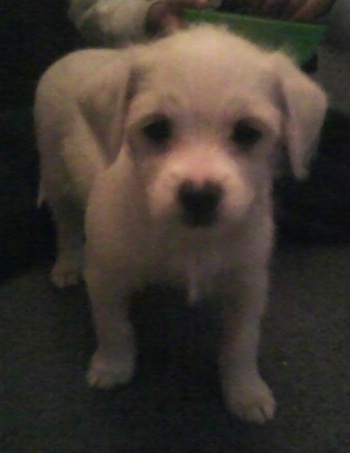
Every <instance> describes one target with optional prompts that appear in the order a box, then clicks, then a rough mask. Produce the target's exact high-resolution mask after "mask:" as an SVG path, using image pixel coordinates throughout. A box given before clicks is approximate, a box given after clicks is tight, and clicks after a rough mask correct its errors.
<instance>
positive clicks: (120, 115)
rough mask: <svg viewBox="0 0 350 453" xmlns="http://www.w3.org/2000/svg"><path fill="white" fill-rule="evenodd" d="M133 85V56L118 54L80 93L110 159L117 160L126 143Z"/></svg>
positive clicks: (85, 114)
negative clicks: (131, 59) (125, 135)
mask: <svg viewBox="0 0 350 453" xmlns="http://www.w3.org/2000/svg"><path fill="white" fill-rule="evenodd" d="M131 85H132V77H131V63H130V59H129V58H128V57H127V55H125V54H124V55H121V54H120V53H116V55H115V57H114V56H113V57H112V59H111V61H110V63H109V64H108V65H107V66H105V67H102V68H97V70H96V74H94V76H93V77H92V78H91V79H90V80H89V81H88V82H87V83H85V84H84V86H83V87H82V89H81V92H80V95H79V99H78V105H79V107H80V110H81V113H82V115H83V117H84V118H85V120H86V122H87V124H88V126H89V127H90V129H91V132H92V133H93V134H94V136H95V138H96V140H97V141H98V143H99V144H100V145H101V146H102V148H103V149H104V151H105V155H106V158H107V160H108V162H112V161H113V160H115V158H116V157H117V155H118V153H119V151H120V148H121V145H122V141H123V135H124V123H125V116H126V112H127V108H128V104H129V101H130V98H131V91H132V90H131Z"/></svg>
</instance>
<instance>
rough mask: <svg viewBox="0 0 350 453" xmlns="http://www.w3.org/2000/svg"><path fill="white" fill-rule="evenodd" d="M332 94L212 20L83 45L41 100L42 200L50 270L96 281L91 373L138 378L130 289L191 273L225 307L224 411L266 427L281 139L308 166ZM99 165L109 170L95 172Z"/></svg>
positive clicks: (56, 72) (103, 378)
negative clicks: (274, 193)
mask: <svg viewBox="0 0 350 453" xmlns="http://www.w3.org/2000/svg"><path fill="white" fill-rule="evenodd" d="M325 109H326V98H325V95H324V94H323V92H322V91H321V90H320V89H319V88H318V87H317V86H316V85H315V84H314V83H313V82H312V81H311V80H309V79H308V78H307V77H306V76H305V75H303V74H302V73H301V72H300V71H299V70H298V69H297V68H296V67H295V66H294V64H293V63H292V62H291V61H290V60H289V59H288V58H287V57H285V56H283V55H282V54H279V53H274V52H268V51H263V50H261V49H259V48H258V47H256V46H254V45H253V44H251V43H248V42H246V41H245V40H243V39H241V38H239V37H237V36H235V35H233V34H231V33H229V32H227V31H226V30H224V29H221V28H217V27H213V26H197V27H194V28H190V29H188V30H185V31H181V32H178V33H177V34H176V35H173V36H171V37H167V38H164V39H161V40H159V41H157V42H155V43H152V44H149V45H141V46H135V47H131V48H129V49H125V50H121V51H113V50H87V51H81V52H77V53H74V54H71V55H69V56H67V57H65V58H64V59H62V60H61V61H59V62H58V63H56V64H55V65H53V67H52V68H50V69H49V70H48V71H47V73H46V74H45V75H44V76H43V78H42V80H41V82H40V85H39V88H38V92H37V100H36V112H35V114H36V121H37V131H38V142H39V148H40V152H41V196H42V198H43V199H45V200H46V201H47V202H48V204H49V205H50V207H51V209H52V211H53V215H54V219H55V222H56V226H57V234H58V258H57V262H56V264H55V266H54V268H53V271H52V279H53V281H54V283H56V284H57V285H58V286H67V285H69V284H72V283H74V282H76V281H77V279H78V277H79V272H80V268H79V266H80V262H79V260H80V258H79V256H80V255H81V246H82V243H83V239H84V234H83V227H82V222H83V220H82V219H83V213H84V210H85V207H86V206H87V219H86V229H85V235H86V261H85V279H86V283H87V287H88V292H89V296H90V298H91V302H92V307H93V315H94V320H95V325H96V334H97V340H98V349H97V351H96V353H95V354H94V356H93V358H92V362H91V365H90V369H89V372H88V380H89V383H90V384H91V385H94V386H97V387H101V388H107V387H110V386H113V385H114V384H119V383H125V382H127V381H129V379H130V378H131V377H132V376H133V373H134V366H135V357H136V346H135V339H134V332H133V328H132V326H131V325H130V322H129V318H128V303H127V300H128V296H129V295H130V293H131V292H132V291H134V290H135V289H138V288H140V287H142V286H143V285H144V284H145V283H146V282H149V281H155V280H157V281H172V282H176V283H179V284H185V285H186V286H187V288H188V294H189V298H190V299H191V300H195V299H196V298H198V297H202V296H207V295H208V294H210V295H211V297H213V298H215V300H217V301H218V303H221V304H222V307H223V310H222V311H223V344H222V349H221V353H220V359H219V363H220V371H221V376H222V385H223V395H224V399H225V402H226V404H227V406H228V408H229V409H230V410H231V411H233V412H234V413H236V414H237V415H238V416H240V417H242V418H243V419H246V420H249V421H254V422H258V423H263V422H265V421H266V420H268V419H270V418H272V416H273V413H274V409H275V402H274V399H273V396H272V393H271V391H270V390H269V388H268V387H267V385H266V384H265V382H264V381H263V380H262V379H261V377H260V374H259V371H258V366H257V351H258V340H259V325H260V321H261V317H262V315H263V312H264V309H265V301H266V296H267V289H268V264H269V256H270V250H271V245H272V237H273V219H272V207H271V186H272V180H273V173H274V170H275V168H274V167H275V163H276V160H277V158H278V155H279V153H280V151H281V149H282V148H283V149H285V150H286V151H287V154H288V156H289V160H290V166H291V168H292V170H293V171H294V173H295V175H296V176H297V177H303V176H304V175H305V174H306V171H307V166H308V163H309V161H310V158H311V154H312V149H313V147H314V146H315V143H316V141H317V137H318V133H319V130H320V127H321V125H322V122H323V118H324V113H325ZM96 176H97V177H96Z"/></svg>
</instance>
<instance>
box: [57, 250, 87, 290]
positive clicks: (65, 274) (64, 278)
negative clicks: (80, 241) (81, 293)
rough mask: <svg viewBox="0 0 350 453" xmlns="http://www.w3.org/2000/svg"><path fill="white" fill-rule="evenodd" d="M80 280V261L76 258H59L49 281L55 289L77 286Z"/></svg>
mask: <svg viewBox="0 0 350 453" xmlns="http://www.w3.org/2000/svg"><path fill="white" fill-rule="evenodd" d="M80 279H81V261H80V259H78V258H77V257H76V256H74V255H72V256H64V257H60V258H59V259H58V260H57V261H56V263H55V265H54V267H53V268H52V271H51V281H52V283H53V284H54V285H55V286H57V288H61V289H64V288H68V287H70V286H74V285H77V284H78V283H79V282H80Z"/></svg>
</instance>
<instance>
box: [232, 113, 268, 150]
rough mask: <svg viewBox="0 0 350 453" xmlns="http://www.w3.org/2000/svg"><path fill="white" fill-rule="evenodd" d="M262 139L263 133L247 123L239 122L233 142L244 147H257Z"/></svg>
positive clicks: (234, 131)
mask: <svg viewBox="0 0 350 453" xmlns="http://www.w3.org/2000/svg"><path fill="white" fill-rule="evenodd" d="M261 137H262V133H261V132H260V131H259V130H258V129H257V128H256V127H254V126H252V125H251V124H249V123H248V122H247V121H244V120H242V121H238V122H237V123H236V124H235V126H234V128H233V131H232V134H231V140H233V141H234V142H235V143H236V144H237V145H239V146H242V147H246V148H248V147H250V146H253V145H255V144H256V143H257V142H258V141H259V140H260V139H261Z"/></svg>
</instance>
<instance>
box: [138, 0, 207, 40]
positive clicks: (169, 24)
mask: <svg viewBox="0 0 350 453" xmlns="http://www.w3.org/2000/svg"><path fill="white" fill-rule="evenodd" d="M210 3H211V2H210V0H168V1H159V2H156V3H153V4H152V5H151V6H150V7H149V10H148V13H147V17H146V23H145V29H146V32H147V33H148V34H149V35H151V36H154V35H157V34H170V33H172V32H174V31H175V30H177V29H179V28H181V27H182V25H183V21H182V17H181V16H182V11H183V9H185V8H196V9H201V8H205V7H208V6H210Z"/></svg>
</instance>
